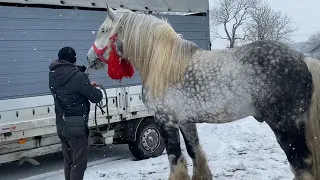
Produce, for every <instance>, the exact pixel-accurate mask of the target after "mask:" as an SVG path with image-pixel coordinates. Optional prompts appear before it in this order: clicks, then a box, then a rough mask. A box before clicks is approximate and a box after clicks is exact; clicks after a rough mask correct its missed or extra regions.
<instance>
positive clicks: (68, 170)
mask: <svg viewBox="0 0 320 180" xmlns="http://www.w3.org/2000/svg"><path fill="white" fill-rule="evenodd" d="M66 121H68V122H66ZM81 121H84V122H85V120H83V117H81V116H74V117H66V118H65V120H64V121H62V122H61V121H60V123H57V130H58V136H59V138H60V140H61V144H62V154H63V157H64V174H65V180H83V176H84V172H85V170H86V169H87V156H88V152H89V147H90V146H89V139H88V137H89V129H88V126H87V125H86V123H79V122H81ZM58 124H59V125H58Z"/></svg>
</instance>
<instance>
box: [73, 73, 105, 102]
mask: <svg viewBox="0 0 320 180" xmlns="http://www.w3.org/2000/svg"><path fill="white" fill-rule="evenodd" d="M77 76H79V78H78V79H79V82H78V83H77V84H78V85H77V88H78V90H79V92H80V93H81V94H82V95H83V96H84V97H86V98H88V99H89V100H90V101H91V102H93V103H98V102H100V101H101V100H102V98H103V95H102V92H101V91H100V90H99V89H97V88H95V87H94V86H92V85H91V83H90V80H89V78H88V76H87V75H86V74H85V73H79V74H78V75H77Z"/></svg>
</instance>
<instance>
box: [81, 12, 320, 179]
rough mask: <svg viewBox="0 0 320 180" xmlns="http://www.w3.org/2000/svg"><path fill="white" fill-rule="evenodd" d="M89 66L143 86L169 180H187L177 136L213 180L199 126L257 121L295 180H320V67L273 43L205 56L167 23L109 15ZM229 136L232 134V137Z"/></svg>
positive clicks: (196, 168) (202, 174) (196, 167)
mask: <svg viewBox="0 0 320 180" xmlns="http://www.w3.org/2000/svg"><path fill="white" fill-rule="evenodd" d="M107 11H108V16H107V17H106V19H105V21H104V22H103V23H102V25H101V27H100V28H99V31H98V33H97V37H96V40H95V41H94V43H93V46H92V47H91V49H90V50H89V51H88V54H87V59H88V63H89V66H90V68H92V69H96V70H98V69H103V68H105V69H107V70H108V75H109V76H110V77H111V78H113V79H122V78H124V77H127V78H128V77H131V76H132V75H133V73H134V68H135V69H136V70H137V71H139V74H140V76H141V79H142V82H143V92H142V94H143V101H144V103H145V105H146V106H147V107H148V108H149V109H151V110H152V111H154V112H155V118H156V121H157V123H158V124H159V127H161V133H162V135H163V137H164V139H165V143H166V150H167V153H168V159H169V163H170V176H169V179H172V180H185V179H189V176H188V172H187V171H188V170H187V165H186V159H185V157H184V155H183V154H182V152H181V148H180V141H179V140H180V138H179V129H180V130H181V132H182V134H183V137H184V139H185V143H186V147H187V152H188V154H189V155H190V157H191V158H192V159H193V177H192V179H195V180H200V179H201V180H209V179H212V173H211V171H210V169H209V167H208V162H207V160H206V156H205V154H204V152H203V151H202V149H201V146H200V144H199V138H198V134H197V129H196V125H195V124H196V123H204V122H206V123H227V122H232V121H236V120H238V119H241V118H244V117H247V116H253V117H254V118H255V119H256V120H258V121H259V122H266V123H267V124H268V125H269V127H270V128H271V129H272V131H273V132H274V134H275V137H276V139H277V142H278V143H279V145H280V147H281V148H282V149H283V151H284V152H285V154H286V156H287V159H288V161H289V163H290V166H291V171H292V172H293V174H294V177H295V179H296V180H319V179H320V149H319V147H320V142H319V139H320V138H318V135H319V133H320V121H319V115H320V62H319V61H318V60H315V59H312V58H309V57H306V56H304V55H303V54H301V53H299V52H296V51H294V50H292V49H290V48H289V47H288V46H286V45H285V44H282V43H279V42H274V41H256V42H252V43H249V44H246V45H243V46H240V47H237V48H233V49H226V50H221V51H218V52H212V51H207V50H204V49H201V48H199V47H198V46H196V45H195V44H194V43H192V42H190V41H188V40H185V39H183V38H182V37H181V36H179V35H178V34H177V33H176V32H175V31H174V29H173V28H172V27H171V25H170V24H169V23H168V22H167V21H166V20H165V19H160V18H157V17H155V16H153V15H149V14H143V13H136V12H132V11H130V10H126V9H118V10H113V9H111V8H110V7H108V9H107ZM230 133H232V132H230Z"/></svg>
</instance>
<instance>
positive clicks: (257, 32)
mask: <svg viewBox="0 0 320 180" xmlns="http://www.w3.org/2000/svg"><path fill="white" fill-rule="evenodd" d="M249 15H250V18H249V20H248V21H247V22H246V24H245V27H244V30H245V31H246V34H247V40H248V41H256V40H275V41H282V42H286V43H289V42H290V36H291V34H292V33H293V32H294V31H296V30H297V28H296V27H293V23H292V20H291V18H290V17H289V16H287V15H283V14H282V13H281V12H279V11H274V10H273V9H272V8H271V7H270V5H269V4H268V2H267V1H263V2H261V3H260V4H259V5H257V6H256V7H255V8H252V9H250V12H249Z"/></svg>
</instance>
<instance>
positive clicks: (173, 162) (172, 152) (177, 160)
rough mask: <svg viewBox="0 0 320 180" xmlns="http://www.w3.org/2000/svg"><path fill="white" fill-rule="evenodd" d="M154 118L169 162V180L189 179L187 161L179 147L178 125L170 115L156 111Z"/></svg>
mask: <svg viewBox="0 0 320 180" xmlns="http://www.w3.org/2000/svg"><path fill="white" fill-rule="evenodd" d="M155 118H156V120H157V123H158V125H159V127H160V131H161V135H162V137H163V138H164V140H165V145H166V151H167V154H168V159H169V163H170V176H169V180H189V179H190V177H189V175H188V169H187V161H186V159H185V157H184V155H183V154H182V151H181V147H180V134H179V127H178V125H177V124H175V120H174V119H172V116H168V115H167V114H160V113H156V114H155Z"/></svg>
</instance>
